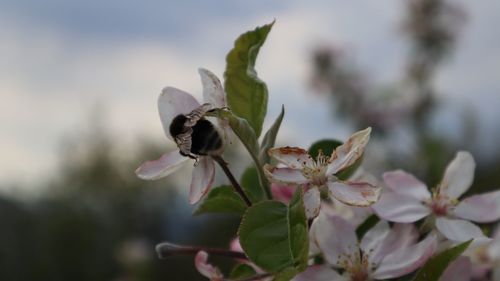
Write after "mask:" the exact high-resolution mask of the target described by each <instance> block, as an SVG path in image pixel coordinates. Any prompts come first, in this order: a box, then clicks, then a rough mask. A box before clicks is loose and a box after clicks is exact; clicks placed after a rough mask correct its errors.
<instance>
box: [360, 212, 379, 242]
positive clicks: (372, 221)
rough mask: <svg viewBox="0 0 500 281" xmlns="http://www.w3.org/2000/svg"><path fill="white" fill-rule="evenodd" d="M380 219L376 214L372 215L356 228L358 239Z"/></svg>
mask: <svg viewBox="0 0 500 281" xmlns="http://www.w3.org/2000/svg"><path fill="white" fill-rule="evenodd" d="M379 221H380V219H379V218H378V217H377V216H376V215H371V216H369V217H367V218H366V219H365V221H364V222H363V223H362V224H360V225H359V226H358V228H356V236H357V237H358V240H361V238H363V236H365V233H366V232H368V230H370V229H371V228H372V227H374V226H375V225H376V224H377V223H378V222H379Z"/></svg>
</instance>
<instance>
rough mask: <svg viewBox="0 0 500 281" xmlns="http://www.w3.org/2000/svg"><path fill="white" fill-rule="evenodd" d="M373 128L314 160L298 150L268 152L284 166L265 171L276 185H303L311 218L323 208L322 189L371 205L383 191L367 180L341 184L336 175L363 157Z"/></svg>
mask: <svg viewBox="0 0 500 281" xmlns="http://www.w3.org/2000/svg"><path fill="white" fill-rule="evenodd" d="M370 132H371V128H367V129H365V130H362V131H359V132H356V133H355V134H353V135H352V136H351V137H350V138H349V139H348V140H347V141H346V142H345V143H344V144H342V145H340V146H338V147H337V148H336V149H335V150H334V151H333V153H332V155H330V156H327V155H323V154H322V153H321V152H320V153H319V155H318V156H317V157H316V159H313V158H312V156H310V155H309V153H308V152H307V151H306V150H305V149H302V148H299V147H289V146H287V147H279V148H271V149H269V151H268V153H269V155H270V156H271V157H272V158H273V159H275V160H277V161H278V162H279V163H280V164H281V165H282V166H271V165H268V164H266V165H265V167H264V168H265V169H264V171H265V172H266V174H267V176H268V178H269V180H270V181H271V182H274V183H282V184H288V185H290V184H296V185H304V186H306V187H307V188H308V190H307V191H306V193H305V194H304V205H305V207H306V213H307V216H308V218H312V217H315V216H317V215H318V212H319V208H320V205H321V200H320V191H319V189H323V188H328V191H329V194H330V195H331V196H333V197H334V198H336V199H338V200H339V201H341V202H342V203H344V204H348V205H353V206H369V205H371V204H373V203H374V202H376V201H377V200H378V197H379V194H380V189H379V188H378V187H376V186H374V185H372V184H370V183H368V182H365V181H341V180H339V179H338V178H337V176H336V175H337V174H338V173H339V172H341V171H344V170H345V169H347V168H349V167H350V166H352V165H353V164H354V163H355V162H356V161H357V160H358V159H359V158H360V157H361V156H362V155H363V152H364V149H365V146H366V144H367V143H368V140H369V139H370Z"/></svg>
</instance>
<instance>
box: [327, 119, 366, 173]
mask: <svg viewBox="0 0 500 281" xmlns="http://www.w3.org/2000/svg"><path fill="white" fill-rule="evenodd" d="M371 131H372V128H370V127H368V128H366V129H364V130H362V131H359V132H356V133H354V134H353V135H352V136H351V137H349V139H347V141H346V142H345V143H344V144H342V145H340V146H338V147H337V148H335V151H333V153H332V156H331V157H330V164H329V165H328V170H327V174H328V175H333V174H336V173H338V172H340V171H342V170H343V169H345V168H347V167H349V166H351V165H352V164H354V162H356V160H358V159H359V158H360V157H361V156H362V155H363V152H364V151H365V146H366V144H367V143H368V140H369V139H370V133H371Z"/></svg>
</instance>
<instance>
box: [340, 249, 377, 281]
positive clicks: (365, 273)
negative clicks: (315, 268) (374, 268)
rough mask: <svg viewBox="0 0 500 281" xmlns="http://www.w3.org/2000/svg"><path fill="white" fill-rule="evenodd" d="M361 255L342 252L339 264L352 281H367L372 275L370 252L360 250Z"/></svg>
mask: <svg viewBox="0 0 500 281" xmlns="http://www.w3.org/2000/svg"><path fill="white" fill-rule="evenodd" d="M359 252H360V254H359V255H354V256H352V255H350V254H345V253H344V254H341V255H340V257H339V262H338V265H339V266H340V267H342V268H343V269H344V270H345V271H346V272H347V273H348V274H349V276H350V278H351V279H350V280H351V281H367V280H369V276H370V274H369V273H370V262H369V259H368V253H364V252H363V251H362V250H359Z"/></svg>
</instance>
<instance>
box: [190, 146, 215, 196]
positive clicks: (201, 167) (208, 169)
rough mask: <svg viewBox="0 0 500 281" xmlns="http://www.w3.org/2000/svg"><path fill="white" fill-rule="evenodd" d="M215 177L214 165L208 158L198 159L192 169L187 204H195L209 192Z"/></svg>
mask: <svg viewBox="0 0 500 281" xmlns="http://www.w3.org/2000/svg"><path fill="white" fill-rule="evenodd" d="M214 177H215V164H214V161H213V160H212V159H211V158H209V157H204V156H202V157H200V158H199V160H198V163H197V165H195V167H194V169H193V177H192V179H191V188H190V190H189V203H191V204H195V203H196V202H198V201H199V200H200V199H201V198H202V197H203V196H204V195H205V194H206V193H207V192H208V190H210V187H211V186H212V183H213V182H214Z"/></svg>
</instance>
